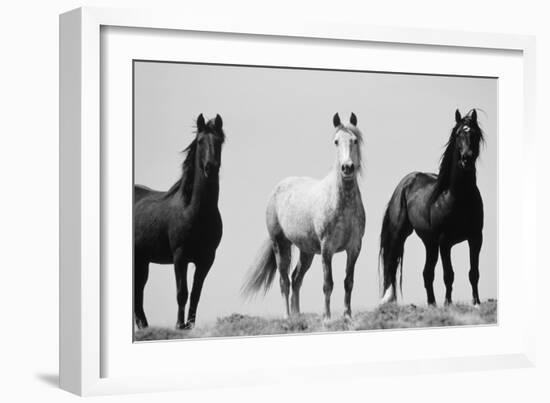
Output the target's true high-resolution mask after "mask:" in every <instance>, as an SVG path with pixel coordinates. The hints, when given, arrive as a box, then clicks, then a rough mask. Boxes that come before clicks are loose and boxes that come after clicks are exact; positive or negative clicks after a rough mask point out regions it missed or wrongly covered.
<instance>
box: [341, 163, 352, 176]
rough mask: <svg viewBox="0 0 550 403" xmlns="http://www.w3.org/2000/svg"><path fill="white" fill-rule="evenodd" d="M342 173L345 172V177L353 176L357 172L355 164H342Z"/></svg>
mask: <svg viewBox="0 0 550 403" xmlns="http://www.w3.org/2000/svg"><path fill="white" fill-rule="evenodd" d="M341 169H342V174H344V177H346V176H351V175H353V173H354V172H355V165H354V164H353V163H349V164H342V167H341Z"/></svg>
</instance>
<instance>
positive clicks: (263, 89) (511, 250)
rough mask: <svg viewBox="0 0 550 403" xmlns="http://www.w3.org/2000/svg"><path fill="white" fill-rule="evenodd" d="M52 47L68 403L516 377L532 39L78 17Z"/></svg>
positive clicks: (529, 215) (530, 260)
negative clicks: (376, 380)
mask: <svg viewBox="0 0 550 403" xmlns="http://www.w3.org/2000/svg"><path fill="white" fill-rule="evenodd" d="M60 49H61V53H60V98H61V99H60V111H61V112H60V158H61V160H60V187H61V190H60V204H61V207H60V209H61V210H60V211H61V222H60V234H61V235H60V237H61V239H60V243H61V255H60V383H61V386H62V387H63V388H64V389H67V390H69V391H72V392H74V393H77V394H81V395H93V394H108V393H125V392H139V391H155V390H168V389H185V388H208V387H217V386H225V385H241V386H244V385H254V384H258V383H268V382H272V381H273V379H277V380H278V381H285V380H291V379H292V378H293V377H295V376H300V377H307V378H310V379H317V380H320V379H322V380H326V381H330V380H331V379H334V372H335V371H334V370H335V369H337V371H336V372H337V373H338V376H339V377H342V378H345V377H346V374H352V373H353V374H354V376H358V374H359V375H360V376H368V375H369V374H371V373H374V372H376V373H378V374H379V373H381V372H382V373H384V372H385V373H389V374H394V373H401V374H408V373H411V374H412V373H418V371H424V372H425V371H442V370H451V371H452V370H457V369H461V370H464V369H472V370H474V369H480V368H504V367H518V366H529V365H532V363H533V359H534V343H533V340H534V334H533V331H534V330H533V329H534V320H535V319H534V318H532V317H529V316H528V315H526V312H534V311H535V310H534V309H531V308H533V306H534V304H535V294H534V292H535V290H534V286H533V284H530V281H529V279H532V278H534V277H535V273H536V265H535V258H534V256H535V253H534V252H535V251H534V248H535V246H534V243H533V242H531V241H530V238H531V235H530V234H533V233H534V232H535V209H534V207H533V205H534V199H535V183H534V182H533V180H532V179H531V178H533V177H534V176H533V173H534V171H535V168H534V167H535V161H534V158H533V155H534V154H533V152H534V151H533V150H534V149H535V137H534V133H533V131H532V127H533V119H534V112H533V106H532V104H533V102H534V99H533V96H534V95H533V94H534V86H535V75H534V39H533V38H532V37H528V36H517V35H500V34H477V33H466V32H452V31H437V32H432V31H425V30H413V29H403V28H392V29H390V28H380V27H378V28H373V27H365V26H355V25H349V24H337V23H327V22H323V23H321V22H319V21H302V20H301V21H292V20H289V21H287V22H285V23H280V22H277V23H274V22H270V21H269V20H261V19H244V18H241V19H238V18H236V19H229V20H227V19H226V20H221V19H220V20H216V19H212V18H210V17H208V18H206V17H198V16H189V15H173V14H170V13H166V14H165V13H155V12H150V11H146V12H145V11H135V10H108V9H96V8H93V9H88V8H85V9H78V10H74V11H70V12H68V13H66V14H63V15H61V17H60ZM168 341H169V342H168ZM411 346H414V348H411ZM177 357H185V359H177ZM327 369H329V371H327ZM327 372H330V374H331V376H330V377H328V375H327Z"/></svg>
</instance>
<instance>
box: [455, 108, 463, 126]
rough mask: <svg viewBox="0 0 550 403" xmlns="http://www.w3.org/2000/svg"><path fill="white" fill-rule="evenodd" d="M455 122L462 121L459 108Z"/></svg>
mask: <svg viewBox="0 0 550 403" xmlns="http://www.w3.org/2000/svg"><path fill="white" fill-rule="evenodd" d="M455 120H456V123H459V122H460V121H461V120H462V115H461V114H460V111H459V110H458V108H457V110H456V112H455Z"/></svg>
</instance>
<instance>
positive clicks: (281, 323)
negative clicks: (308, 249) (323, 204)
mask: <svg viewBox="0 0 550 403" xmlns="http://www.w3.org/2000/svg"><path fill="white" fill-rule="evenodd" d="M496 322H497V301H496V300H488V301H486V302H483V303H482V304H481V305H480V306H479V307H477V308H474V307H473V306H472V305H469V304H454V305H451V306H448V307H427V306H415V305H397V304H386V305H382V306H380V307H378V308H376V309H374V310H372V311H364V312H358V313H357V314H355V315H353V318H352V319H347V318H344V317H338V318H334V319H331V320H329V321H324V320H323V319H322V316H321V315H318V314H309V313H308V314H302V315H300V316H299V317H296V318H291V319H277V318H262V317H259V316H249V315H241V314H238V313H234V314H232V315H230V316H226V317H223V318H219V319H218V320H217V321H216V322H215V323H213V324H210V325H199V326H197V327H195V328H194V329H192V330H174V329H167V328H158V327H150V328H147V329H144V330H138V331H136V333H135V339H136V341H145V340H169V339H190V338H204V337H239V336H258V335H277V334H288V333H311V332H340V331H351V330H373V329H395V328H418V327H441V326H464V325H481V324H496Z"/></svg>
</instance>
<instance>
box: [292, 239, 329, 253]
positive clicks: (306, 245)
mask: <svg viewBox="0 0 550 403" xmlns="http://www.w3.org/2000/svg"><path fill="white" fill-rule="evenodd" d="M287 238H288V240H289V241H290V242H292V243H293V244H294V245H295V246H296V247H297V248H298V249H300V250H301V251H302V252H305V253H314V254H319V253H321V243H320V242H319V240H318V239H317V237H316V236H287Z"/></svg>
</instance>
